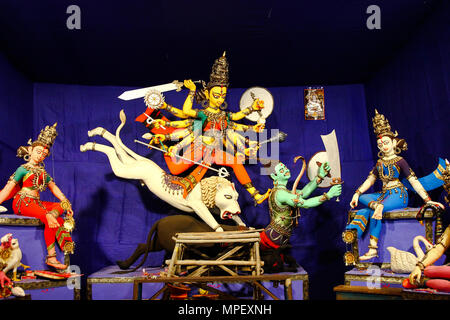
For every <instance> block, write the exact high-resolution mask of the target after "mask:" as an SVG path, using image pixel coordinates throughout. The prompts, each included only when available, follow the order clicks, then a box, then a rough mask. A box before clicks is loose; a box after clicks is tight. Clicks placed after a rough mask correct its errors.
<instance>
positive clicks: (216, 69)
mask: <svg viewBox="0 0 450 320" xmlns="http://www.w3.org/2000/svg"><path fill="white" fill-rule="evenodd" d="M225 53H226V52H224V53H223V55H222V56H221V57H220V58H218V59H216V61H214V64H213V66H212V71H211V74H210V75H209V82H208V84H207V88H208V89H210V88H212V87H216V86H221V87H228V86H229V84H230V83H229V81H228V61H227V58H226V57H225Z"/></svg>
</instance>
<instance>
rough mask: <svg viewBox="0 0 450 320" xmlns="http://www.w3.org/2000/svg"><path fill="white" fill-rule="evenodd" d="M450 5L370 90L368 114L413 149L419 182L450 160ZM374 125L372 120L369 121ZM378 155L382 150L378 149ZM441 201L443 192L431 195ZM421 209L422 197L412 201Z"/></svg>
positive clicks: (428, 23) (429, 22) (412, 159)
mask: <svg viewBox="0 0 450 320" xmlns="http://www.w3.org/2000/svg"><path fill="white" fill-rule="evenodd" d="M449 14H450V3H449V2H446V5H443V7H442V10H439V11H437V12H436V13H435V14H433V15H432V16H431V17H430V19H428V20H427V21H426V23H425V24H424V25H423V26H422V28H421V29H420V30H419V31H418V32H417V33H416V34H415V36H414V37H413V38H412V39H411V41H410V42H409V43H408V44H407V45H406V46H405V47H404V48H402V50H400V52H399V53H398V54H397V55H396V57H395V59H393V60H391V61H390V62H389V63H388V64H386V65H385V66H384V67H383V68H382V69H381V70H380V71H379V72H378V73H377V74H376V76H375V77H373V78H372V79H371V80H370V81H368V82H367V83H366V84H365V92H366V98H367V100H366V101H367V110H368V111H367V113H368V116H369V117H372V116H373V114H374V109H375V108H377V109H378V111H379V112H381V113H384V114H385V115H386V117H387V118H388V119H389V120H390V123H391V126H392V128H393V129H394V130H397V131H398V133H399V136H400V137H401V138H404V139H405V140H406V141H407V143H408V151H406V152H405V153H404V154H403V155H404V157H405V158H406V159H407V160H408V161H409V162H410V165H411V167H412V169H413V170H414V171H415V172H416V174H417V175H418V176H423V175H426V174H428V173H430V172H431V171H432V170H433V169H434V168H435V167H436V164H437V161H438V159H437V157H438V156H441V157H443V158H445V157H447V158H448V157H450V142H449V141H450V130H448V129H449V126H448V122H449V119H450V42H449V41H448V40H447V39H449V38H450V23H449ZM369 121H370V120H369ZM373 148H374V152H375V153H376V152H377V151H376V150H375V148H376V146H375V145H374V144H373ZM431 194H432V195H433V198H434V199H435V198H436V197H439V195H440V191H439V190H437V191H435V192H432V193H431ZM411 201H412V202H413V203H421V200H420V199H418V197H415V199H412V200H411Z"/></svg>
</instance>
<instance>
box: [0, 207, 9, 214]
mask: <svg viewBox="0 0 450 320" xmlns="http://www.w3.org/2000/svg"><path fill="white" fill-rule="evenodd" d="M6 211H8V209H6V208H5V207H4V206H0V213H3V212H6Z"/></svg>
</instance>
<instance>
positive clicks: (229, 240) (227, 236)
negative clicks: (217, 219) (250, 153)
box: [166, 230, 263, 277]
mask: <svg viewBox="0 0 450 320" xmlns="http://www.w3.org/2000/svg"><path fill="white" fill-rule="evenodd" d="M260 231H261V230H248V231H226V232H192V233H177V234H176V235H175V236H174V237H173V238H172V239H173V240H174V241H175V248H174V250H173V254H172V258H171V260H169V261H167V262H166V263H167V264H168V266H169V269H168V271H167V276H168V277H173V276H176V275H179V274H181V273H182V272H183V271H185V270H186V269H187V268H189V267H190V269H191V271H190V273H189V276H188V277H200V276H202V275H203V274H205V273H207V272H210V271H213V270H214V269H217V268H220V269H221V270H223V271H225V272H226V273H227V274H229V275H231V276H234V277H239V276H240V271H242V270H244V269H246V270H250V272H251V274H252V275H256V276H258V275H260V274H261V273H262V265H263V262H262V261H261V258H260V253H259V242H260V236H259V232H260ZM224 243H225V244H227V247H226V248H227V249H226V250H224V252H222V253H221V254H220V255H219V256H218V257H216V258H215V259H214V258H211V257H208V256H206V255H204V254H202V253H201V252H199V254H200V255H201V257H202V258H201V259H198V260H192V259H185V256H184V253H185V251H187V250H193V249H191V247H192V246H198V245H211V244H224ZM197 252H198V250H197ZM242 254H244V255H242ZM243 257H244V258H243ZM194 268H196V270H195V271H192V269H194Z"/></svg>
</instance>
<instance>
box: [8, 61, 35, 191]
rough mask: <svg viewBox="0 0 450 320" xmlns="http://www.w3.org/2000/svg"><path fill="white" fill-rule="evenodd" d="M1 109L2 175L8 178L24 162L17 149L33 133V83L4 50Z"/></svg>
mask: <svg viewBox="0 0 450 320" xmlns="http://www.w3.org/2000/svg"><path fill="white" fill-rule="evenodd" d="M0 110H1V116H0V128H1V129H0V175H1V178H2V181H5V178H7V177H9V175H11V174H12V172H14V171H13V170H15V168H16V167H17V166H19V165H20V160H19V159H18V158H16V151H17V148H18V147H19V146H20V145H25V144H26V142H27V141H28V139H29V138H31V135H32V133H33V120H32V119H33V83H32V82H31V81H29V80H27V79H26V78H25V77H24V76H23V75H22V74H20V73H19V72H17V71H16V70H15V69H14V68H12V67H11V65H10V64H9V62H8V60H7V59H6V58H5V57H4V55H3V54H2V53H1V52H0ZM2 183H3V182H2ZM0 188H3V185H2V186H1V187H0Z"/></svg>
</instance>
